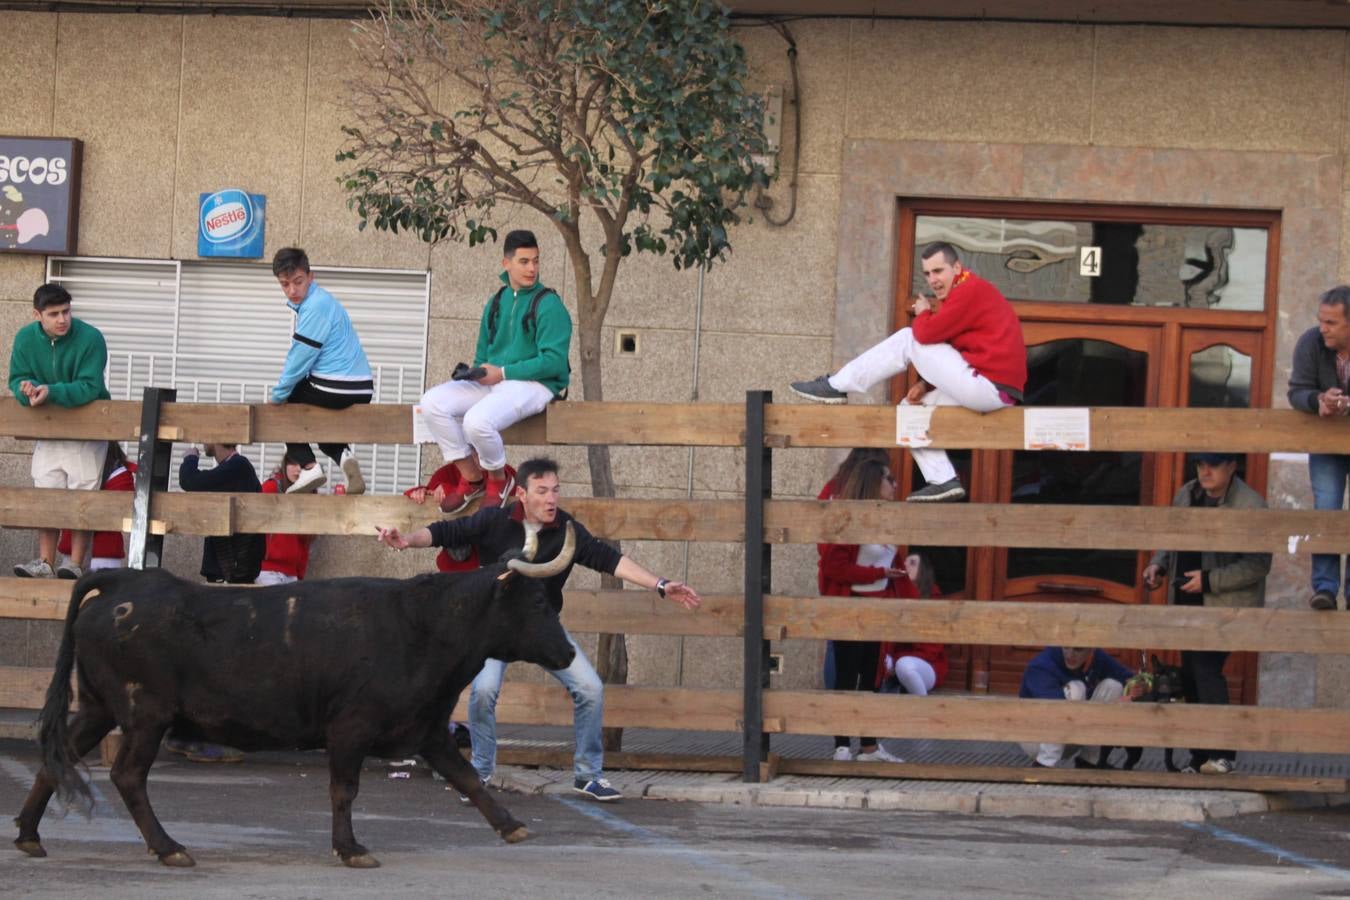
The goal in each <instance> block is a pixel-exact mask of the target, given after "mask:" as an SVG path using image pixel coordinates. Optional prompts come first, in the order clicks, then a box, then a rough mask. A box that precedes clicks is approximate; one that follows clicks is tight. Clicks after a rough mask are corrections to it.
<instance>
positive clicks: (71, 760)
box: [15, 525, 575, 867]
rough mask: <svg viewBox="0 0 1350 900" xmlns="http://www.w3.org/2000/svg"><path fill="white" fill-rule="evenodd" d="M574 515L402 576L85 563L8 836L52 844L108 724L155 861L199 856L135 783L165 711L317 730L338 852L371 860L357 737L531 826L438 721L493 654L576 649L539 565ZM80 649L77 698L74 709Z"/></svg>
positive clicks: (78, 798)
mask: <svg viewBox="0 0 1350 900" xmlns="http://www.w3.org/2000/svg"><path fill="white" fill-rule="evenodd" d="M571 531H572V529H571V526H570V525H569V526H568V534H567V536H566V541H565V542H564V546H563V549H562V551H561V552H560V553H559V555H558V558H557V559H555V560H552V561H550V562H545V563H527V562H523V561H522V560H518V559H516V560H509V561H508V562H506V563H499V564H496V565H493V566H489V567H487V568H484V569H480V570H478V571H476V572H468V573H462V574H436V575H422V576H418V577H416V578H411V579H408V580H406V581H400V580H395V579H388V578H342V579H335V580H331V581H313V582H299V583H294V584H286V585H277V586H275V587H266V588H247V587H245V588H231V587H207V586H205V585H200V584H193V583H189V582H186V581H183V580H181V579H179V578H175V577H174V576H172V575H170V574H168V573H166V572H163V571H160V570H149V571H144V572H142V571H136V570H111V571H101V572H93V573H90V574H88V575H85V576H84V577H83V578H81V579H80V580H79V581H77V582H76V583H75V587H74V589H73V591H72V593H71V599H70V608H69V610H68V611H67V613H66V624H65V634H64V637H63V639H62V642H61V649H60V652H59V654H58V656H57V660H56V672H55V673H54V675H53V677H52V683H51V686H50V687H49V688H48V690H47V700H46V705H45V706H44V707H43V709H42V713H41V716H40V718H39V743H40V744H41V747H42V756H43V767H42V770H41V771H40V772H39V773H38V776H37V779H36V780H35V781H34V783H33V788H32V790H31V791H30V792H29V794H28V799H27V801H26V802H25V803H24V807H23V811H22V812H21V813H20V814H19V817H18V818H17V819H16V820H15V823H16V824H17V825H18V826H19V837H18V839H17V840H16V841H15V844H16V845H17V846H18V848H19V849H20V850H22V851H23V852H25V853H27V854H29V855H30V856H45V855H46V851H45V850H44V849H43V847H42V843H41V839H40V838H39V836H38V823H39V822H40V821H41V819H42V814H43V812H44V811H45V810H46V808H47V802H48V801H49V800H50V799H51V796H52V794H53V792H58V793H59V795H60V796H61V798H62V799H63V800H66V801H67V802H76V803H81V804H85V805H87V804H90V803H92V796H91V794H90V791H89V787H88V785H87V784H86V783H85V781H84V779H83V778H82V777H81V774H80V768H81V759H82V758H83V757H84V755H85V754H86V753H88V752H89V751H90V750H92V749H93V748H94V747H95V746H97V745H98V742H99V741H100V740H102V739H103V737H104V736H105V735H106V734H107V733H108V732H109V731H110V730H112V728H113V726H114V725H118V726H121V728H122V732H123V739H122V746H121V749H120V750H119V751H118V753H117V758H116V759H115V760H114V762H113V765H112V772H111V776H112V783H113V785H114V786H116V788H117V791H118V793H120V794H121V795H122V800H123V802H125V803H126V806H127V810H128V812H130V813H131V816H132V818H133V819H134V820H135V822H136V826H137V827H138V828H139V829H140V831H141V834H142V835H143V836H144V838H145V842H146V845H147V846H148V847H149V850H150V852H151V853H153V854H155V855H156V856H158V857H159V859H160V861H161V862H163V863H164V864H165V865H170V866H190V865H193V860H192V857H191V856H190V855H189V854H188V852H187V851H186V850H185V849H184V848H183V846H182V845H181V844H179V843H178V842H177V841H175V840H173V838H171V837H169V835H168V834H166V833H165V831H164V828H163V827H162V826H161V825H160V823H159V820H158V819H157V818H156V817H155V813H154V811H153V810H152V809H151V807H150V800H149V798H148V796H147V794H146V776H147V774H148V773H149V771H150V766H151V764H152V763H153V762H154V761H155V756H156V754H157V753H158V751H159V745H160V741H161V740H162V739H163V737H164V735H165V733H166V732H168V731H169V730H170V729H172V731H173V733H174V735H175V736H177V737H185V738H191V739H197V740H206V741H210V742H214V743H221V744H228V745H230V746H234V747H238V748H240V749H242V750H268V749H271V750H276V749H314V748H320V747H324V748H327V750H328V765H329V773H330V784H329V794H330V797H331V800H332V806H333V851H334V852H335V853H336V854H337V855H338V856H340V857H341V858H342V860H343V862H344V863H346V864H347V865H349V866H355V867H373V866H376V865H379V863H378V862H376V860H375V858H374V857H372V856H371V855H370V853H369V852H368V851H367V850H366V848H365V847H363V846H361V844H359V843H357V841H356V838H355V836H354V835H353V834H352V816H351V809H352V802H353V800H354V799H355V798H356V793H357V790H358V789H359V786H360V785H359V783H360V777H361V766H362V763H363V761H364V760H365V757H366V756H368V755H373V756H379V757H385V758H389V757H395V758H397V757H403V756H407V755H409V754H417V755H419V756H421V757H422V758H423V759H424V760H426V762H427V763H428V764H429V765H430V766H431V767H432V768H433V769H435V770H436V771H437V772H439V773H440V774H441V775H442V776H444V777H445V778H446V780H448V781H449V782H450V783H451V784H452V785H453V786H454V787H455V789H456V790H458V791H459V792H460V793H462V794H465V795H467V796H468V797H469V798H470V799H471V800H472V802H473V803H474V805H475V806H477V807H478V809H479V811H480V812H481V813H482V814H483V817H484V818H486V819H487V821H488V823H489V824H490V825H491V826H492V827H493V829H495V830H496V831H497V833H498V834H500V835H501V836H502V838H503V839H505V840H506V841H508V842H510V843H515V842H516V841H520V840H524V839H525V837H527V836H528V832H527V831H526V828H525V826H524V825H523V824H521V823H520V822H519V821H517V820H516V819H515V818H513V817H512V816H511V814H510V813H509V812H508V811H507V810H506V809H505V808H504V807H502V806H501V805H500V804H498V803H497V802H496V800H494V799H493V798H492V796H491V795H490V794H489V793H488V792H487V791H486V790H484V789H483V786H482V785H481V784H480V782H479V780H478V777H477V774H476V773H475V772H474V770H473V767H472V766H470V765H469V764H468V763H467V762H466V761H465V760H464V758H463V756H461V755H460V753H459V751H458V750H457V749H456V748H455V746H454V744H453V741H452V739H451V736H450V732H449V730H448V727H447V726H448V723H449V718H450V713H451V711H452V710H453V709H454V706H455V703H456V701H457V700H458V698H459V695H460V692H461V691H462V690H463V689H464V687H465V685H467V684H469V682H470V681H472V680H473V678H474V676H475V675H477V674H478V671H479V670H480V669H481V668H482V667H483V662H484V661H485V660H486V659H487V658H488V657H494V658H496V659H501V660H524V661H526V662H532V663H537V664H539V665H541V666H545V667H547V668H550V669H561V668H565V667H567V666H568V665H570V664H571V661H572V658H573V656H574V651H573V649H572V646H571V644H570V643H569V642H568V640H567V634H566V632H565V631H563V628H562V625H561V623H560V622H559V621H558V616H557V614H556V613H555V612H554V611H553V610H552V608H551V607H550V606H549V604H548V602H547V600H546V599H545V595H544V588H543V583H542V581H540V580H538V579H539V578H541V577H544V576H546V575H548V574H552V573H553V572H556V571H561V567H562V566H565V565H566V564H567V563H568V562H570V560H571V555H572V551H573V548H574V546H575V545H574V540H573V535H572V533H571ZM528 555H533V554H532V552H530V553H529V554H528ZM527 558H528V557H527ZM517 572H519V573H520V574H521V575H525V576H528V577H516V575H515V573H517ZM77 660H78V661H79V674H78V678H79V697H80V707H79V710H78V712H76V713H75V715H74V716H73V717H68V713H69V709H70V675H71V670H72V667H73V666H74V664H75V662H76V661H77ZM68 718H69V720H68Z"/></svg>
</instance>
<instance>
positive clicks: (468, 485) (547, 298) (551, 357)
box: [421, 231, 572, 513]
mask: <svg viewBox="0 0 1350 900" xmlns="http://www.w3.org/2000/svg"><path fill="white" fill-rule="evenodd" d="M502 270H503V271H502V274H501V280H502V287H501V288H500V289H499V290H498V291H497V292H496V293H495V294H493V295H492V297H491V299H489V300H488V303H487V306H486V307H485V308H484V309H483V315H482V319H481V321H480V322H479V326H478V345H477V348H476V349H475V350H474V355H473V366H472V367H471V368H465V369H464V370H463V371H462V372H458V371H457V374H456V375H454V376H452V378H451V380H450V381H447V382H445V383H443V384H438V385H436V386H435V387H433V388H431V389H429V390H428V391H427V392H426V393H425V394H423V395H422V401H421V408H422V417H423V419H424V420H425V421H426V423H427V429H428V430H429V431H430V432H431V434H432V436H433V437H434V438H435V439H436V443H437V445H438V446H439V447H440V448H441V456H442V458H443V459H444V460H445V461H446V462H447V463H454V464H455V465H456V466H458V467H459V471H460V474H461V475H462V476H463V482H462V484H461V486H460V487H457V488H456V489H455V490H453V491H451V492H450V493H449V494H447V495H446V498H445V500H444V501H443V502H442V504H441V508H442V509H443V510H444V511H445V512H450V513H456V512H459V511H461V510H463V509H465V508H467V507H468V505H469V504H470V503H472V502H473V501H474V500H477V499H478V498H480V497H481V498H482V500H481V501H480V505H482V506H485V507H491V506H498V505H500V504H501V503H503V502H505V500H506V499H507V498H508V497H510V496H511V489H512V486H513V482H512V480H511V479H510V478H509V477H508V476H507V475H506V448H505V447H504V446H503V445H502V435H501V433H502V431H504V430H505V429H507V428H508V427H510V426H511V425H514V424H515V423H516V422H519V421H520V420H522V419H527V418H529V417H530V416H533V415H538V414H539V413H541V412H543V411H544V409H545V408H546V407H547V406H548V405H549V403H550V402H552V401H553V399H554V398H555V397H562V396H565V395H566V393H567V384H568V381H569V380H570V378H571V365H570V364H569V363H568V359H567V354H568V351H569V348H570V347H571V344H572V317H571V316H570V315H569V314H568V312H567V307H566V306H564V305H563V302H562V298H561V297H559V296H558V293H557V292H556V291H554V290H551V289H550V288H546V287H544V286H543V285H542V284H540V282H539V241H538V240H537V239H536V238H535V236H534V233H533V232H531V231H512V232H510V233H509V234H507V235H506V240H505V241H503V243H502Z"/></svg>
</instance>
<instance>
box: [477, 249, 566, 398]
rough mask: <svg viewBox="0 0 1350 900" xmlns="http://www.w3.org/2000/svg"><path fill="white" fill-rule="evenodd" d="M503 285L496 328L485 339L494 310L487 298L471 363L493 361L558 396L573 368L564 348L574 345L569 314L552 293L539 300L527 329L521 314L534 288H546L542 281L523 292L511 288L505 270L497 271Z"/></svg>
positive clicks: (515, 378) (518, 378) (513, 375)
mask: <svg viewBox="0 0 1350 900" xmlns="http://www.w3.org/2000/svg"><path fill="white" fill-rule="evenodd" d="M501 279H502V283H503V284H505V285H506V288H505V289H504V290H503V291H502V298H501V305H500V308H499V309H498V312H497V332H496V335H495V336H494V337H493V340H492V342H491V343H488V317H489V315H490V313H491V312H492V301H491V300H489V301H488V304H487V306H486V307H484V309H483V318H482V321H481V322H480V323H479V325H478V347H477V349H476V350H475V351H474V357H473V364H474V365H475V366H480V365H482V364H483V363H492V365H494V366H501V367H502V368H503V369H505V370H506V377H507V378H508V379H510V380H511V381H537V382H539V383H540V384H542V385H543V386H544V387H546V388H548V389H549V390H550V391H552V392H553V395H554V396H555V397H556V396H559V395H560V394H562V392H563V391H565V390H566V389H567V383H568V381H570V380H571V376H572V367H571V365H570V364H569V363H568V361H567V352H568V350H569V349H570V347H571V345H572V317H571V316H570V315H568V313H567V307H565V306H563V302H562V299H561V298H560V297H559V296H558V295H557V293H556V292H553V291H549V294H548V296H546V297H544V298H543V299H542V300H540V301H539V308H538V309H536V310H535V313H534V322H533V323H532V325H531V326H530V327H529V328H526V327H525V316H526V315H528V314H529V311H530V300H531V299H532V298H533V297H534V295H535V292H536V291H548V288H546V287H544V286H543V285H542V284H540V283H536V284H535V286H534V287H532V288H527V289H526V290H523V291H516V290H512V288H511V283H510V282H509V281H508V280H507V278H506V273H505V272H503V273H502V274H501Z"/></svg>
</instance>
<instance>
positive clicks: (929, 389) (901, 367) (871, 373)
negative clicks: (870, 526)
mask: <svg viewBox="0 0 1350 900" xmlns="http://www.w3.org/2000/svg"><path fill="white" fill-rule="evenodd" d="M919 256H920V259H921V265H922V267H923V274H924V278H926V279H927V280H928V286H929V287H930V288H931V289H932V291H933V297H934V299H935V300H937V301H938V302H939V303H941V304H942V306H941V308H940V309H939V310H937V311H936V312H935V311H934V309H933V303H932V302H931V301H930V300H929V299H928V298H927V297H915V298H914V306H913V308H912V309H913V313H914V318H913V320H912V324H911V325H910V327H909V328H901V329H900V330H899V331H897V332H896V333H895V334H893V335H891V336H890V337H888V338H886V340H884V341H882V342H881V343H879V344H877V345H876V346H874V347H872V348H871V349H870V350H867V351H866V352H864V353H863V354H862V355H861V356H859V357H858V358H857V359H854V360H853V361H852V362H850V363H848V364H847V365H845V366H844V367H843V368H842V369H840V370H839V371H838V372H835V373H834V374H833V375H822V376H820V377H819V378H816V379H814V380H812V381H794V382H793V383H792V391H793V393H795V394H797V395H799V396H801V397H805V398H806V399H808V400H815V401H816V402H818V403H843V402H845V401H846V400H847V399H848V393H849V392H850V391H852V392H855V393H863V392H864V391H867V390H868V389H870V388H871V387H872V386H873V385H875V384H880V383H881V382H882V381H885V380H886V379H888V378H891V377H892V376H894V375H898V374H900V373H901V372H903V371H905V370H906V369H908V368H909V367H910V365H911V364H912V365H913V366H914V367H915V369H917V370H918V373H919V377H920V378H921V379H922V380H921V381H919V382H917V383H916V384H915V385H914V386H913V387H912V388H910V389H909V393H907V394H906V395H905V399H904V400H903V401H901V402H902V403H922V404H923V405H924V406H964V407H965V408H966V409H973V410H975V411H976V412H980V413H987V412H993V411H994V410H996V409H1002V408H1003V407H1005V406H1012V405H1013V404H1015V403H1018V402H1021V400H1022V390H1023V388H1025V387H1026V381H1027V347H1026V343H1025V342H1024V341H1023V339H1022V325H1021V323H1020V322H1018V320H1017V313H1016V312H1015V311H1014V310H1013V307H1012V304H1011V303H1009V302H1008V301H1007V299H1006V298H1005V297H1004V296H1003V294H1001V293H1000V292H999V290H998V288H996V287H994V286H993V285H992V284H990V283H989V282H987V281H985V280H984V279H983V278H980V277H979V276H978V275H976V274H975V273H974V272H972V271H970V270H969V269H967V268H965V267H963V266H962V265H961V259H960V257H959V256H958V255H957V253H956V248H955V247H953V246H952V245H951V244H949V243H947V242H946V241H937V242H935V243H932V244H929V245H928V246H926V247H924V248H923V252H922V253H920V254H919ZM910 452H911V453H913V454H914V462H915V463H917V464H918V466H919V471H920V472H922V473H923V478H924V481H925V482H927V484H925V485H924V486H923V487H922V488H920V489H919V490H917V491H915V492H914V493H912V494H910V495H909V497H907V498H906V499H907V500H911V501H915V502H920V503H923V502H927V503H935V502H944V501H956V500H962V499H964V498H965V496H966V490H965V488H963V487H962V486H961V481H960V479H959V478H957V476H956V469H954V468H953V467H952V464H951V460H949V459H948V458H947V454H946V452H945V451H943V450H937V449H934V448H932V447H925V448H916V449H913V450H911V451H910Z"/></svg>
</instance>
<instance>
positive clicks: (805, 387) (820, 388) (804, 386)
mask: <svg viewBox="0 0 1350 900" xmlns="http://www.w3.org/2000/svg"><path fill="white" fill-rule="evenodd" d="M788 387H790V388H791V389H792V393H794V394H796V395H797V396H798V397H805V398H806V399H807V400H814V401H816V402H817V403H843V402H844V401H846V400H848V394H846V393H844V392H843V391H836V390H835V389H834V388H832V387H830V376H828V375H822V376H820V377H819V378H813V379H812V380H810V381H794V382H792V384H790V385H788Z"/></svg>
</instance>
